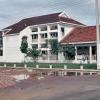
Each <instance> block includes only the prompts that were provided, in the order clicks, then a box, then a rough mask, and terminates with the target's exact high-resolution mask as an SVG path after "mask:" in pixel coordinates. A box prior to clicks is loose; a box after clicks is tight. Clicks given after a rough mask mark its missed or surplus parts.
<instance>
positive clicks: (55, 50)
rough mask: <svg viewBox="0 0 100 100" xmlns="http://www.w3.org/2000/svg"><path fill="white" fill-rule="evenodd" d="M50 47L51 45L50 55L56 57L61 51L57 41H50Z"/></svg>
mask: <svg viewBox="0 0 100 100" xmlns="http://www.w3.org/2000/svg"><path fill="white" fill-rule="evenodd" d="M50 45H51V53H52V54H55V55H58V53H59V52H60V51H61V45H60V43H58V41H57V40H56V39H55V40H50Z"/></svg>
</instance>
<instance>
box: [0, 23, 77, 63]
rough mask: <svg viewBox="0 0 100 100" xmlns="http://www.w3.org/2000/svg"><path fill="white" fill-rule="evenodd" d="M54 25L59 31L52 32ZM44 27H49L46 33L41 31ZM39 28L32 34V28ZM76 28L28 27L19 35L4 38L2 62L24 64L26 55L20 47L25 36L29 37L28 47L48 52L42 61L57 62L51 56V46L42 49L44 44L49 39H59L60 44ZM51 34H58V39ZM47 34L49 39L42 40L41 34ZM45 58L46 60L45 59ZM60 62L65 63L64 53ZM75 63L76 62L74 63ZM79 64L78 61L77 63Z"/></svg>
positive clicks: (65, 26)
mask: <svg viewBox="0 0 100 100" xmlns="http://www.w3.org/2000/svg"><path fill="white" fill-rule="evenodd" d="M52 25H57V29H55V30H50V27H51V26H52ZM42 26H47V30H46V31H41V27H42ZM34 27H37V29H38V31H37V32H32V30H31V28H34ZM61 27H63V28H64V34H63V33H62V32H61ZM74 27H75V26H72V25H67V24H63V23H60V24H59V23H51V24H44V25H35V26H28V27H27V28H25V29H24V30H22V31H21V32H20V33H19V35H18V34H16V35H9V36H4V37H3V57H0V61H1V62H23V61H24V55H23V54H22V53H21V51H20V45H21V40H22V37H23V36H27V37H28V38H27V39H28V40H27V41H28V47H29V48H31V47H32V45H33V44H37V45H38V49H40V50H42V51H46V52H47V54H46V55H43V57H41V58H40V60H43V59H45V60H48V61H49V60H56V59H55V58H56V57H54V56H53V55H51V54H50V46H49V44H48V47H41V45H42V44H44V43H46V40H48V39H57V40H58V42H60V41H61V40H62V39H63V38H64V36H66V35H68V34H69V33H70V32H71V31H72V30H73V29H74ZM51 32H57V33H58V36H57V37H54V38H53V37H51V35H50V34H51ZM44 33H47V38H41V34H44ZM33 34H37V35H38V39H37V40H35V41H33V40H32V35H33ZM44 57H45V58H44ZM58 60H59V61H60V62H63V61H64V62H65V58H64V56H63V53H59V54H58ZM74 62H75V61H74ZM76 62H77V61H76Z"/></svg>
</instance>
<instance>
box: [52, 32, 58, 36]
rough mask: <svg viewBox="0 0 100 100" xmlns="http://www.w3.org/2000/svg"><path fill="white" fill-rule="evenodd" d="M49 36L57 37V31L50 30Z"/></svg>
mask: <svg viewBox="0 0 100 100" xmlns="http://www.w3.org/2000/svg"><path fill="white" fill-rule="evenodd" d="M50 36H51V37H58V33H57V32H51V33H50Z"/></svg>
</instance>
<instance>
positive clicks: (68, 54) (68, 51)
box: [63, 45, 75, 60]
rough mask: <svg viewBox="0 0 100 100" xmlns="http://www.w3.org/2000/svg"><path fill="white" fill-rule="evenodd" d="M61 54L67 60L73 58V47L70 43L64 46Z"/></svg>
mask: <svg viewBox="0 0 100 100" xmlns="http://www.w3.org/2000/svg"><path fill="white" fill-rule="evenodd" d="M63 54H64V56H65V58H66V59H67V60H73V59H74V58H75V47H73V46H71V45H66V46H64V48H63Z"/></svg>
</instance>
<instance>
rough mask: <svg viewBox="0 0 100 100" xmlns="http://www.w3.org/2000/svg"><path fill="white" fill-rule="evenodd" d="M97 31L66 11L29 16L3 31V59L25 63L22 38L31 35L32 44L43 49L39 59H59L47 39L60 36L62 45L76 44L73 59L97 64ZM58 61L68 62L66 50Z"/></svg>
mask: <svg viewBox="0 0 100 100" xmlns="http://www.w3.org/2000/svg"><path fill="white" fill-rule="evenodd" d="M91 29H92V30H93V31H91ZM94 31H95V27H93V28H92V26H91V27H88V26H86V25H84V24H82V23H80V22H78V21H76V20H74V19H72V18H70V17H68V16H67V15H66V13H65V12H60V13H54V14H48V15H43V16H37V17H31V18H26V19H23V20H21V21H19V22H18V23H15V24H13V25H11V26H9V27H6V28H4V29H3V30H2V32H0V34H1V35H0V36H1V40H2V45H1V47H0V54H1V55H0V62H23V60H24V55H23V54H22V53H21V51H20V45H21V40H22V37H23V36H27V37H28V39H27V41H28V47H29V48H31V47H32V46H34V47H36V48H37V49H39V50H41V52H42V56H41V57H39V59H38V60H39V61H46V62H50V61H56V57H55V56H54V55H52V54H51V53H50V47H49V44H48V46H47V45H46V41H47V40H53V39H56V40H57V41H58V42H61V44H62V45H67V44H68V45H74V46H75V60H74V61H72V62H76V63H79V62H80V61H82V59H83V58H84V57H85V58H86V62H90V63H94V62H96V40H95V39H96V37H95V35H96V32H94ZM82 32H83V33H82ZM80 34H81V35H80ZM92 35H93V36H92ZM91 36H92V37H93V39H91V38H90V37H91ZM82 39H83V40H82ZM87 40H88V41H87ZM27 61H30V59H27ZM57 61H59V62H60V61H61V62H66V59H65V58H64V56H63V54H62V53H59V54H58V60H57Z"/></svg>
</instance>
